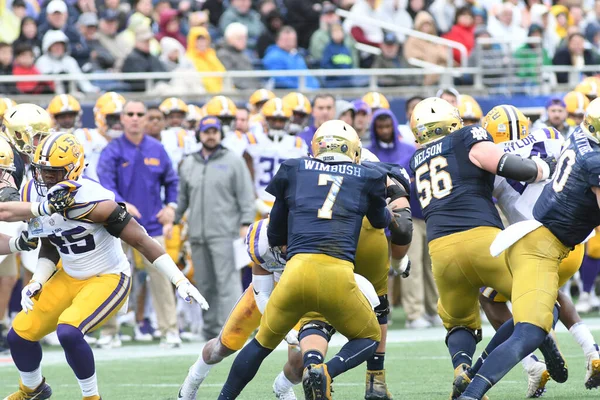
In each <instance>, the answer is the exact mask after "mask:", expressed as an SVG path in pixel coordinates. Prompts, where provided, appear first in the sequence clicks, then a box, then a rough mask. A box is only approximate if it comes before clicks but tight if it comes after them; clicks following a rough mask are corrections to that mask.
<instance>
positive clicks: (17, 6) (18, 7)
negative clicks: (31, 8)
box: [11, 0, 27, 21]
mask: <svg viewBox="0 0 600 400" xmlns="http://www.w3.org/2000/svg"><path fill="white" fill-rule="evenodd" d="M11 9H12V12H13V14H14V15H15V16H16V17H17V18H18V19H19V20H21V21H22V20H23V18H25V17H26V16H27V5H26V4H25V1H24V0H14V1H13V2H12V5H11Z"/></svg>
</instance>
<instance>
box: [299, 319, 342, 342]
mask: <svg viewBox="0 0 600 400" xmlns="http://www.w3.org/2000/svg"><path fill="white" fill-rule="evenodd" d="M334 333H335V328H334V327H333V326H331V325H329V324H328V323H327V322H324V321H309V322H307V323H306V324H304V325H303V326H302V328H300V332H299V333H298V340H302V339H304V338H305V337H307V336H310V335H318V336H321V337H322V338H323V339H325V340H327V342H329V341H330V340H331V337H332V336H333V334H334Z"/></svg>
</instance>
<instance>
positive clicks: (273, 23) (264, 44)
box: [256, 10, 283, 58]
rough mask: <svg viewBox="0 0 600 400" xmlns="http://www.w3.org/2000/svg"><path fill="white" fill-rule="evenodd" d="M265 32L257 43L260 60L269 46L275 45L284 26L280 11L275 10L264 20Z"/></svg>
mask: <svg viewBox="0 0 600 400" xmlns="http://www.w3.org/2000/svg"><path fill="white" fill-rule="evenodd" d="M263 24H264V25H265V30H264V31H263V33H262V35H260V37H259V38H258V40H257V41H256V53H257V54H258V57H259V58H263V57H264V56H265V53H266V52H267V49H268V48H269V46H271V45H273V44H275V37H276V36H277V32H279V30H280V29H281V27H282V26H283V17H282V16H281V14H280V13H279V10H273V11H271V12H270V13H269V14H267V15H266V16H265V17H264V18H263Z"/></svg>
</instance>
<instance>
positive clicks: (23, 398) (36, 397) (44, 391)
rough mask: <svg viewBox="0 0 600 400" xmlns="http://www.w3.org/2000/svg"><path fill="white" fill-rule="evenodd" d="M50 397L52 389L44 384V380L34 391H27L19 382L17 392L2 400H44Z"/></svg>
mask: <svg viewBox="0 0 600 400" xmlns="http://www.w3.org/2000/svg"><path fill="white" fill-rule="evenodd" d="M50 396H52V388H50V385H48V384H47V383H46V378H44V379H43V380H42V383H41V384H40V385H39V386H38V387H36V388H35V389H29V388H28V387H26V386H24V385H23V384H22V383H21V382H19V391H18V392H15V393H13V394H11V395H8V396H7V397H5V398H4V400H45V399H49V398H50Z"/></svg>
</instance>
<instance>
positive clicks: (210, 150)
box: [175, 116, 255, 340]
mask: <svg viewBox="0 0 600 400" xmlns="http://www.w3.org/2000/svg"><path fill="white" fill-rule="evenodd" d="M221 128H222V124H221V121H220V120H219V119H218V118H217V117H213V116H208V117H204V118H202V120H200V126H199V128H198V131H197V133H196V135H197V136H196V137H197V139H198V141H199V142H200V144H201V145H202V149H201V150H200V151H198V152H196V153H194V154H191V155H189V156H187V157H186V158H184V159H183V161H182V163H181V166H180V167H179V176H180V178H179V199H178V203H177V204H178V207H177V211H176V213H175V223H178V222H179V221H180V220H181V217H183V214H184V213H185V212H186V211H187V210H189V216H188V221H192V222H193V223H190V224H189V232H188V235H189V241H190V244H191V247H192V261H193V264H194V279H195V280H196V282H197V283H198V285H199V286H200V288H201V289H200V290H205V292H206V296H208V297H207V301H212V303H210V309H209V310H208V311H205V312H204V313H203V317H204V325H203V327H202V330H203V332H202V333H203V336H204V339H206V340H208V339H212V338H214V337H217V336H218V335H219V332H220V331H221V327H222V326H223V324H224V323H225V321H226V319H227V316H228V314H229V312H230V311H231V310H232V309H233V307H234V306H235V303H236V301H237V299H238V298H239V297H240V295H241V293H242V282H241V277H240V272H239V271H238V270H237V269H236V266H235V259H234V248H233V242H234V241H235V240H236V239H238V238H245V237H246V231H247V230H248V226H250V224H251V223H252V222H254V216H255V210H254V186H253V184H252V178H251V177H250V172H249V171H248V168H247V167H246V163H245V161H244V159H243V158H242V157H240V156H238V155H237V154H236V153H234V152H233V151H231V150H228V149H226V148H225V147H223V146H222V145H221V140H222V139H223V133H222V129H221ZM208 299H210V300H208Z"/></svg>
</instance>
